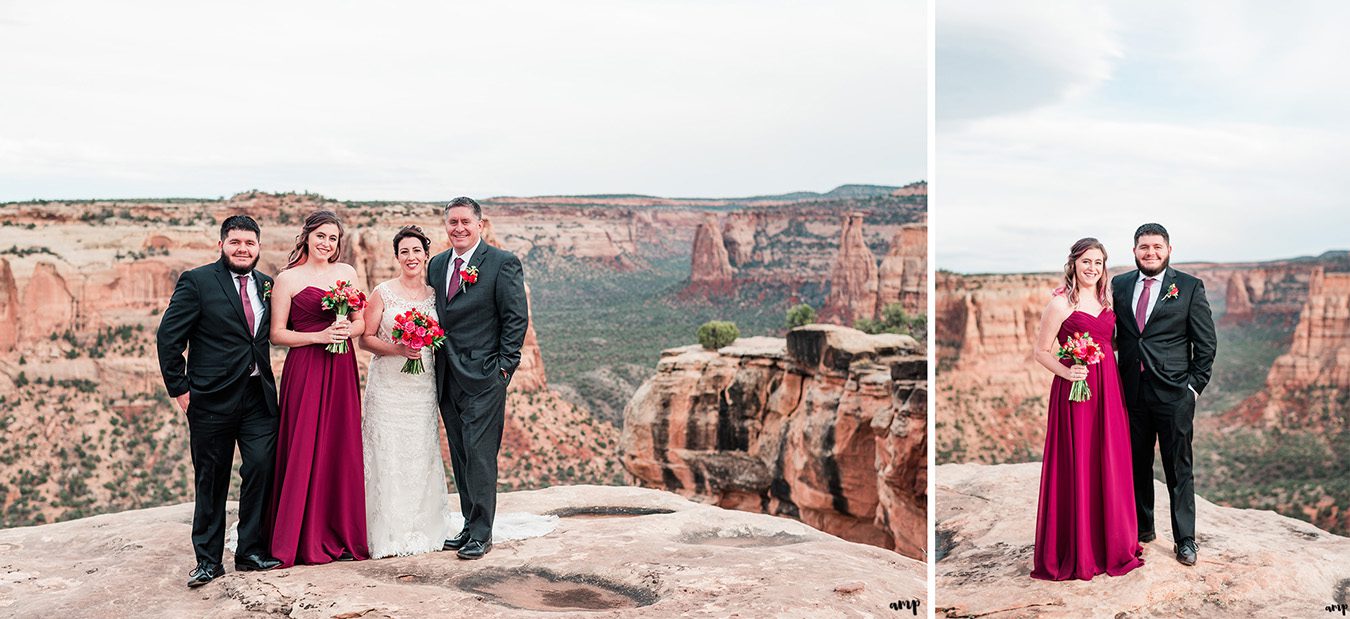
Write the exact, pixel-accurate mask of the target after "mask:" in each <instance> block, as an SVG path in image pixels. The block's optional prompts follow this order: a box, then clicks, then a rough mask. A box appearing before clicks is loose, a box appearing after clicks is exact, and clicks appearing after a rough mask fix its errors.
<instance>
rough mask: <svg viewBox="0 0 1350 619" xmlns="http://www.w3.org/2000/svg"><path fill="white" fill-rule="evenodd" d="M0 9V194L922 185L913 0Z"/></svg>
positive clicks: (919, 23)
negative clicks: (505, 5) (918, 183)
mask: <svg viewBox="0 0 1350 619" xmlns="http://www.w3.org/2000/svg"><path fill="white" fill-rule="evenodd" d="M498 4H505V3H471V2H437V1H414V2H399V3H375V2H352V1H341V0H338V1H334V0H324V1H318V0H307V1H300V2H284V3H278V2H262V1H254V0H245V1H240V2H226V3H196V2H178V1H146V2H136V3H109V2H95V1H84V2H75V1H69V0H42V1H38V0H22V1H20V0H0V84H3V87H4V88H3V90H4V92H3V95H2V96H0V201H7V200H26V199H30V198H92V197H105V198H106V197H163V196H195V197H214V196H218V195H229V194H232V193H234V192H237V191H241V190H245V189H250V188H259V189H263V190H269V191H286V190H296V191H299V190H308V191H312V192H318V193H322V194H324V195H327V196H330V197H336V198H340V199H428V200H430V199H440V198H445V197H448V196H453V195H458V194H469V195H479V196H491V195H506V194H511V195H537V194H579V193H646V194H656V195H668V196H739V195H755V194H766V193H778V192H785V191H794V190H815V191H827V190H829V189H832V188H833V187H835V186H837V185H840V184H844V183H878V184H903V183H908V182H911V181H914V180H918V179H922V178H924V177H926V159H927V144H926V136H927V128H926V114H927V112H926V110H927V107H926V106H927V94H926V84H927V57H928V53H927V43H926V35H927V25H926V24H927V17H926V3H925V2H923V1H922V0H905V1H903V2H895V1H888V0H876V1H871V0H858V1H853V0H843V1H836V2H804V1H787V2H778V1H771V0H741V1H735V0H733V1H729V2H709V1H706V0H628V1H603V0H576V1H572V2H553V1H535V2H529V1H527V2H513V3H510V6H509V9H508V8H507V7H504V6H503V7H498V6H497V5H498Z"/></svg>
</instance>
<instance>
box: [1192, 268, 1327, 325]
mask: <svg viewBox="0 0 1350 619" xmlns="http://www.w3.org/2000/svg"><path fill="white" fill-rule="evenodd" d="M1315 268H1316V267H1314V266H1312V265H1309V264H1306V263H1297V264H1288V263H1278V264H1271V265H1267V266H1262V267H1253V268H1240V269H1233V270H1232V272H1231V273H1229V274H1228V277H1227V284H1226V286H1225V288H1226V289H1227V290H1226V294H1225V299H1224V300H1225V303H1224V305H1225V309H1224V315H1223V317H1222V318H1220V321H1221V322H1222V323H1223V324H1230V325H1241V324H1248V323H1251V322H1262V323H1266V324H1275V325H1292V324H1294V323H1295V322H1297V321H1298V315H1299V310H1301V309H1302V308H1303V303H1304V301H1306V300H1307V298H1308V282H1309V280H1310V278H1311V277H1312V272H1313V270H1314V269H1315ZM1212 285H1214V284H1212V283H1211V282H1210V281H1208V280H1207V281H1206V286H1212ZM1211 294H1212V293H1211Z"/></svg>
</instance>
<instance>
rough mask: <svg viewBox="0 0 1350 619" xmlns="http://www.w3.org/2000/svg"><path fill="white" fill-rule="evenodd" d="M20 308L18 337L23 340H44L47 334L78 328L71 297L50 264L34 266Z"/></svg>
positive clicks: (42, 262) (76, 314)
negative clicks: (22, 318) (21, 317)
mask: <svg viewBox="0 0 1350 619" xmlns="http://www.w3.org/2000/svg"><path fill="white" fill-rule="evenodd" d="M21 307H23V312H24V320H22V321H21V322H22V327H21V334H22V335H21V337H22V338H23V339H25V340H30V341H31V340H38V339H46V338H47V337H48V335H49V334H51V333H58V334H59V333H62V332H64V331H65V330H66V329H70V328H74V329H75V330H80V329H81V325H80V324H79V323H78V322H77V319H78V317H79V304H78V303H76V302H75V295H74V294H71V291H70V287H68V286H67V285H66V280H65V278H63V277H61V274H60V273H59V272H58V271H57V269H56V265H55V264H52V263H51V262H47V261H45V260H44V261H40V262H38V263H37V266H36V267H35V268H34V269H33V275H32V277H31V278H29V280H28V285H27V286H26V287H25V288H24V293H23V305H22V306H21Z"/></svg>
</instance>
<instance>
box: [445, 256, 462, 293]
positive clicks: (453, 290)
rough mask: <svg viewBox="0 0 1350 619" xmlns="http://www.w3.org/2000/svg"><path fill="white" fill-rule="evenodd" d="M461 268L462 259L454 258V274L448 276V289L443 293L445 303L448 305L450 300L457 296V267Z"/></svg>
mask: <svg viewBox="0 0 1350 619" xmlns="http://www.w3.org/2000/svg"><path fill="white" fill-rule="evenodd" d="M461 266H464V259H463V258H455V272H454V273H451V274H450V287H449V289H447V290H446V291H445V302H446V303H449V302H450V299H453V298H455V295H457V294H459V288H460V285H459V283H460V280H459V267H461Z"/></svg>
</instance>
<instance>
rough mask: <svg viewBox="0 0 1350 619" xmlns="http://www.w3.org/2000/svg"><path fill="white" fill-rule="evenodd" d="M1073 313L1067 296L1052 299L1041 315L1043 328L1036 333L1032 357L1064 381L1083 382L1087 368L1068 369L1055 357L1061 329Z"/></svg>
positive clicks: (1057, 296) (1078, 366)
mask: <svg viewBox="0 0 1350 619" xmlns="http://www.w3.org/2000/svg"><path fill="white" fill-rule="evenodd" d="M1072 313H1073V309H1072V308H1070V307H1069V300H1068V298H1066V297H1065V295H1055V297H1054V298H1052V299H1050V303H1049V304H1048V305H1046V306H1045V311H1044V312H1042V313H1041V326H1040V329H1039V330H1038V331H1037V332H1036V347H1035V348H1033V349H1032V351H1031V356H1032V357H1033V358H1035V359H1036V362H1037V363H1039V364H1041V365H1042V366H1044V367H1045V369H1047V370H1050V372H1051V373H1053V374H1054V375H1055V376H1058V377H1060V378H1063V379H1064V380H1082V379H1084V378H1087V366H1085V365H1074V366H1071V367H1067V368H1066V367H1064V365H1063V364H1062V363H1060V362H1059V358H1058V357H1056V356H1055V351H1056V350H1058V349H1059V342H1058V341H1057V338H1058V337H1059V327H1060V325H1062V324H1064V321H1065V320H1066V319H1068V317H1069V315H1070V314H1072Z"/></svg>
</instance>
